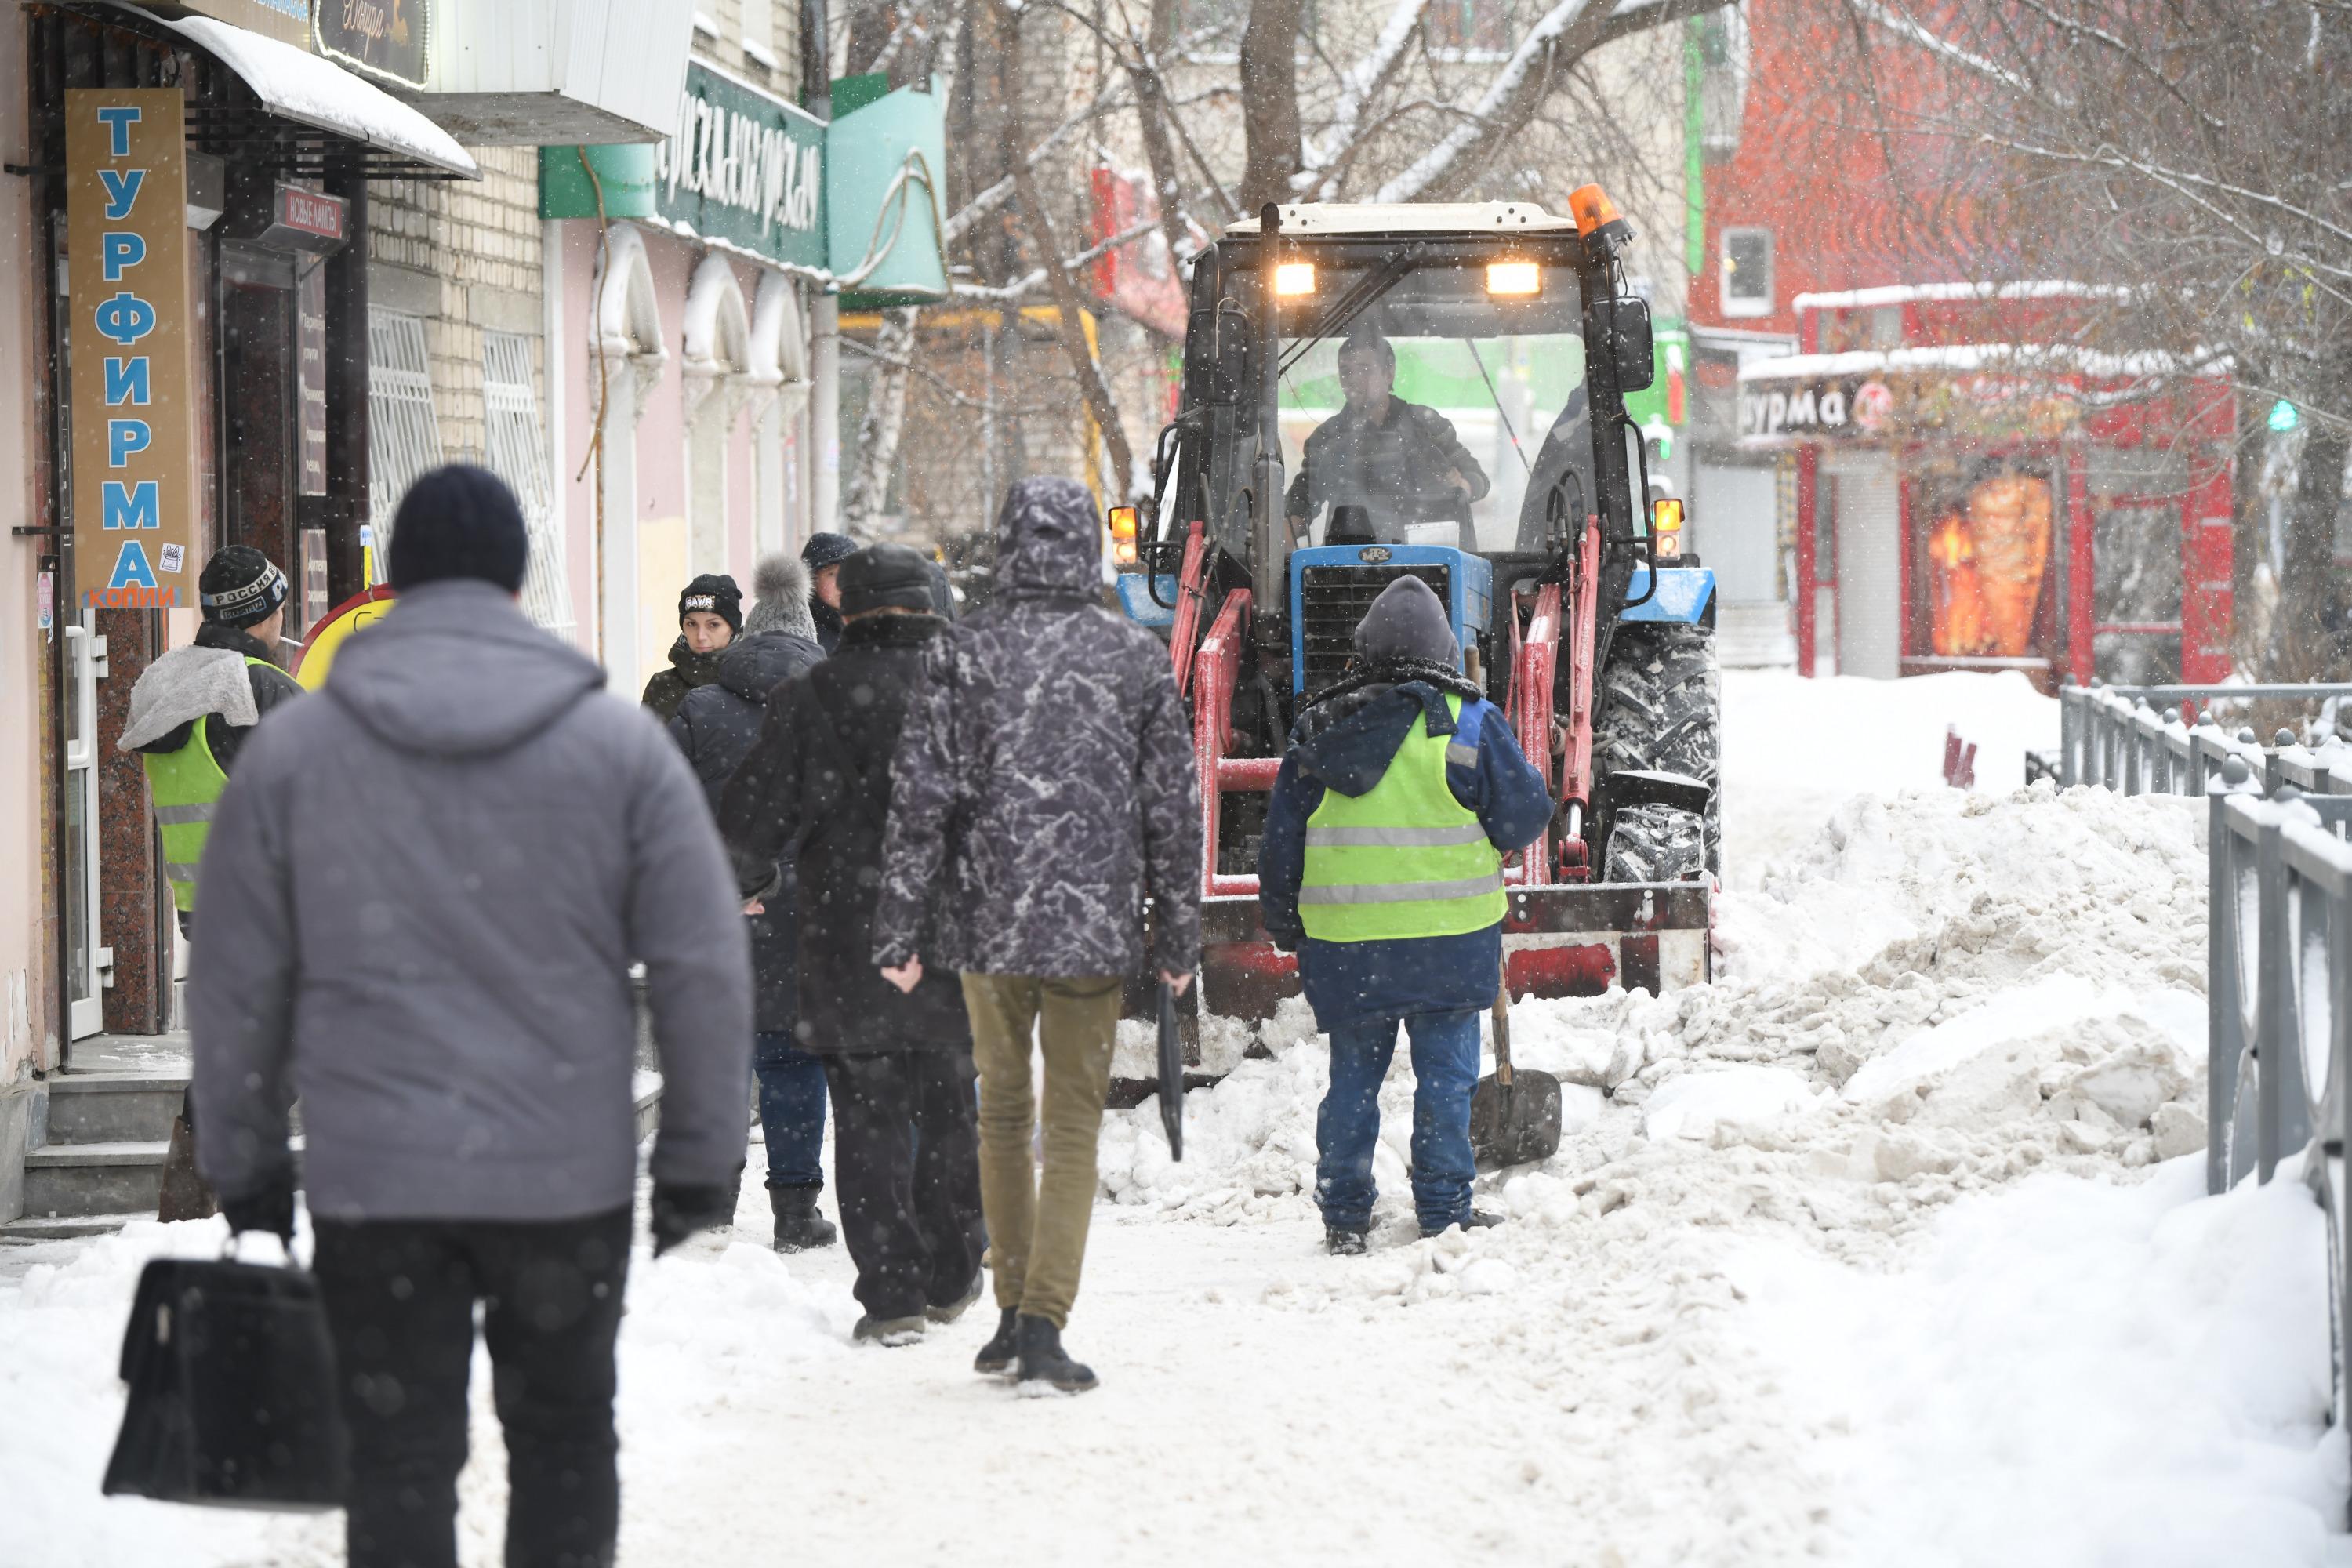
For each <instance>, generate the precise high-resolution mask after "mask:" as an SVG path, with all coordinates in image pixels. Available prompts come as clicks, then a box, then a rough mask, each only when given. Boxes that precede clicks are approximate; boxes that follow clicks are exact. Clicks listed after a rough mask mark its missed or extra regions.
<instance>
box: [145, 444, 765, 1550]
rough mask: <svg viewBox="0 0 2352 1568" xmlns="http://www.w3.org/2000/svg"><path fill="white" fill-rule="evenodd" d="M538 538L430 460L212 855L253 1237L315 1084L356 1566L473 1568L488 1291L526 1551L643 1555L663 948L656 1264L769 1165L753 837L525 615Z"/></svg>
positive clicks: (240, 1203) (599, 674)
mask: <svg viewBox="0 0 2352 1568" xmlns="http://www.w3.org/2000/svg"><path fill="white" fill-rule="evenodd" d="M527 549H528V546H527V543H526V536H525V532H524V527H523V521H522V514H521V512H520V509H519V508H518V507H517V506H516V503H515V500H514V497H513V496H512V495H511V494H510V493H509V491H508V489H507V488H506V486H505V485H504V484H503V483H502V482H500V481H499V479H498V478H497V477H496V476H494V475H492V474H490V473H488V471H486V470H484V469H480V468H465V467H452V468H441V469H437V470H436V471H434V472H432V473H429V474H427V475H425V477H424V478H422V479H418V480H417V481H416V483H415V486H413V487H412V488H411V489H410V490H409V492H408V494H407V495H406V497H404V499H403V500H402V501H401V504H400V509H399V510H398V512H397V513H396V515H395V517H394V530H393V535H392V542H391V545H390V548H389V550H388V552H387V553H388V555H389V558H390V559H389V563H388V564H389V567H390V578H391V583H392V586H393V587H394V589H396V590H397V591H398V594H399V599H398V607H397V609H396V610H395V612H394V614H393V615H391V616H387V617H386V618H385V620H384V622H383V625H382V626H378V627H376V628H374V629H373V630H371V631H369V632H368V633H367V635H366V636H364V637H356V638H353V639H352V642H351V643H350V644H349V645H348V646H346V647H344V648H343V649H342V651H341V654H340V655H339V657H338V658H336V660H335V666H334V670H333V673H332V674H331V677H330V678H329V679H328V681H327V683H326V686H325V688H324V689H323V690H322V692H321V693H320V695H319V696H317V697H315V698H313V699H310V700H305V701H303V702H299V703H296V704H293V705H291V706H290V707H288V708H286V709H285V710H283V711H282V712H280V713H279V714H278V715H277V716H276V717H275V718H273V719H272V720H271V721H270V722H269V723H268V724H266V725H263V726H262V727H261V728H260V729H259V730H258V731H257V732H256V733H255V734H254V735H253V736H252V738H251V739H250V740H248V741H247V742H246V744H245V748H244V751H243V752H242V754H241V756H240V758H239V761H238V764H237V769H236V774H235V776H234V777H232V778H231V779H230V781H229V784H228V787H227V789H226V790H225V791H224V792H223V793H222V795H221V799H220V806H219V810H218V814H217V816H215V820H214V823H213V830H212V840H211V842H210V843H209V844H208V845H207V846H206V847H205V878H204V919H205V939H204V942H202V944H201V945H200V947H199V949H198V951H197V954H196V958H195V963H194V969H193V973H191V975H190V978H189V984H188V991H189V996H188V1001H189V1014H190V1036H191V1038H192V1043H193V1046H194V1057H195V1068H194V1095H195V1101H196V1107H197V1110H198V1114H199V1122H198V1124H199V1125H200V1126H202V1127H204V1128H205V1137H204V1139H203V1140H202V1141H201V1142H199V1144H198V1145H197V1153H198V1157H199V1159H200V1160H201V1161H202V1163H203V1167H204V1171H205V1175H206V1176H207V1177H209V1178H210V1179H211V1180H212V1181H213V1183H214V1184H215V1185H216V1186H217V1187H218V1188H219V1190H220V1193H221V1198H222V1204H221V1206H222V1209H223V1211H224V1212H225V1213H226V1215H227V1216H228V1218H229V1222H230V1224H231V1226H232V1227H233V1228H234V1229H236V1230H239V1231H243V1230H269V1231H275V1232H276V1233H278V1235H279V1236H281V1237H291V1236H292V1234H293V1231H294V1197H295V1172H294V1164H293V1162H292V1159H291V1157H290V1155H289V1149H288V1142H287V1132H288V1127H287V1110H288V1105H289V1101H290V1100H292V1099H293V1098H294V1097H295V1095H296V1094H297V1093H299V1097H300V1100H301V1103H302V1122H303V1134H304V1140H305V1142H304V1151H305V1152H304V1154H303V1165H302V1185H303V1186H304V1188H305V1189H306V1190H307V1193H308V1195H309V1200H310V1215H311V1218H312V1222H313V1229H314V1234H315V1236H316V1238H317V1252H316V1261H315V1270H316V1273H317V1275H318V1279H319V1282H320V1293H321V1296H322V1298H323V1300H324V1303H325V1306H326V1310H327V1317H328V1323H329V1328H330V1330H331V1333H332V1337H333V1339H334V1342H335V1352H336V1357H337V1360H338V1363H339V1364H340V1369H341V1378H342V1384H341V1390H340V1393H341V1404H342V1410H343V1415H344V1419H345V1422H346V1423H347V1425H348V1426H349V1427H350V1430H351V1436H352V1475H351V1483H350V1487H349V1489H348V1493H347V1496H346V1498H345V1503H344V1529H345V1536H346V1543H347V1547H348V1552H349V1561H350V1562H351V1563H352V1564H353V1565H354V1568H390V1565H392V1564H403V1565H406V1568H454V1565H455V1563H456V1562H457V1542H456V1517H457V1472H458V1470H459V1468H461V1467H462V1466H463V1465H464V1463H465V1459H466V1451H467V1395H466V1383H467V1367H468V1364H469V1363H470V1360H471V1357H472V1345H473V1336H474V1319H475V1312H476V1309H477V1306H479V1308H480V1310H481V1321H482V1333H483V1338H484V1340H485V1342H486V1343H487V1344H488V1350H489V1355H490V1361H491V1365H492V1368H493V1374H494V1384H495V1393H496V1405H497V1408H498V1413H499V1423H500V1425H501V1426H503V1428H504V1430H505V1438H506V1449H507V1474H508V1495H509V1505H508V1514H507V1540H506V1561H507V1563H509V1565H510V1568H519V1565H524V1564H530V1565H540V1564H546V1565H550V1568H551V1565H553V1564H556V1563H609V1562H610V1561H611V1560H612V1553H613V1548H614V1534H615V1531H616V1527H617V1521H618V1518H619V1495H620V1494H619V1483H618V1477H617V1472H616V1448H617V1445H616V1440H615V1437H614V1426H613V1391H614V1361H613V1350H614V1333H615V1331H616V1330H617V1328H618V1325H619V1322H620V1316H621V1306H622V1290H623V1286H624V1283H625V1275H626V1271H627V1267H628V1251H629V1230H630V1202H631V1197H632V1194H633V1193H634V1190H635V1180H636V1131H635V1096H634V1095H633V1093H632V1083H631V1080H632V1078H633V1068H634V1065H635V1037H636V1026H635V1005H634V1001H633V998H632V994H631V986H630V981H629V967H630V965H631V964H632V963H642V964H643V965H644V966H645V977H646V992H647V995H648V999H649V1001H650V1005H651V1008H652V1013H653V1020H654V1034H655V1040H656V1046H657V1047H658V1050H659V1053H660V1061H661V1070H662V1077H663V1089H662V1115H661V1131H660V1132H659V1134H658V1135H657V1137H656V1139H655V1142H654V1147H653V1154H652V1161H651V1174H652V1179H653V1229H654V1249H655V1254H656V1257H658V1256H659V1255H660V1254H661V1253H662V1252H663V1251H664V1250H666V1249H667V1248H668V1247H671V1246H674V1245H675V1244H676V1243H677V1241H679V1240H681V1239H683V1238H684V1237H686V1236H688V1235H690V1234H692V1233H693V1232H694V1231H696V1230H698V1229H702V1228H707V1227H709V1226H723V1225H724V1224H726V1223H727V1220H728V1218H729V1215H730V1214H731V1212H732V1209H733V1204H734V1197H735V1190H736V1184H737V1183H738V1181H739V1180H740V1172H741V1169H742V1162H743V1151H744V1138H745V1132H746V1127H747V1121H748V1119H747V1117H746V1115H745V1110H746V1105H745V1099H746V1086H747V1084H748V1082H749V1080H750V1076H751V1062H750V1055H751V1051H750V1043H751V957H750V951H749V944H748V941H747V938H746V935H745V932H744V930H743V924H744V922H743V919H742V915H741V913H740V905H739V904H738V903H737V901H736V900H735V899H734V898H733V896H732V889H730V886H729V882H728V873H727V861H726V853H725V851H724V849H723V848H722V847H721V846H720V844H719V835H718V832H717V830H716V829H715V828H714V827H713V826H712V824H711V821H710V816H709V808H708V807H707V806H706V805H705V804H704V801H703V797H702V794H701V792H700V791H699V790H698V789H697V788H696V787H695V779H694V774H693V772H692V770H691V769H689V768H688V766H687V764H686V762H685V760H684V759H683V758H682V757H680V756H679V755H678V752H677V748H676V747H675V746H673V745H671V744H670V743H669V742H668V741H667V739H666V738H665V737H664V736H663V734H662V733H661V731H660V728H659V727H658V726H657V725H655V724H652V723H648V722H647V721H646V719H645V717H644V716H643V714H641V713H640V712H638V711H636V710H635V709H633V708H632V707H631V706H630V705H629V704H627V703H625V702H623V701H619V700H614V698H612V697H610V696H607V695H606V694H605V693H604V672H603V671H602V670H601V669H599V668H597V666H596V665H595V664H594V663H593V661H592V660H590V659H588V658H584V657H583V656H582V655H581V654H579V653H577V652H576V651H574V650H573V649H572V648H571V647H568V646H566V645H565V644H563V643H562V642H559V641H558V640H556V639H555V638H554V637H550V636H549V635H548V634H547V633H545V632H543V631H541V629H540V628H539V627H537V626H533V625H532V624H531V623H530V621H529V620H528V619H527V618H525V616H523V614H522V612H521V610H520V609H519V608H518V607H517V605H516V604H515V594H516V592H517V591H518V590H519V589H520V586H521V584H522V579H523V568H524V563H525V557H526V553H527Z"/></svg>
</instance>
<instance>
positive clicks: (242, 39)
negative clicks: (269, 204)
mask: <svg viewBox="0 0 2352 1568" xmlns="http://www.w3.org/2000/svg"><path fill="white" fill-rule="evenodd" d="M140 16H142V18H143V19H144V20H146V21H149V22H152V23H154V24H155V25H156V26H163V27H168V28H170V29H171V30H172V31H173V32H175V33H177V34H179V35H180V36H181V37H184V38H186V39H188V40H189V41H190V42H191V43H194V44H196V45H198V46H199V47H202V48H203V49H204V50H205V53H207V54H209V55H211V56H212V57H213V58H215V59H216V60H218V61H220V63H221V64H222V65H224V66H226V67H227V68H229V69H230V70H232V71H235V72H236V74H237V76H238V77H239V78H241V79H243V80H244V82H245V85H246V86H247V87H249V88H251V89H253V95H254V96H255V97H256V98H258V99H259V100H261V102H262V105H263V107H265V108H267V109H268V110H269V111H270V113H272V114H275V115H277V116H278V117H279V118H280V119H284V120H291V121H295V122H297V123H298V124H302V125H309V126H312V127H314V128H316V129H318V130H320V131H329V132H334V133H335V134H336V135H338V136H348V137H350V138H351V139H352V141H354V142H362V143H364V144H365V145H367V146H369V147H373V148H374V149H376V150H377V151H378V152H382V153H391V154H393V155H394V156H395V157H399V158H402V159H405V160H407V161H409V162H411V163H416V164H420V165H422V166H423V167H424V168H425V169H429V170H436V171H438V172H440V173H441V174H455V175H457V176H458V177H459V178H461V179H467V180H478V179H480V178H481V177H482V172H481V170H480V169H479V168H478V167H477V166H476V165H475V163H474V160H473V159H471V158H469V157H467V155H466V150H465V149H464V148H463V147H460V146H458V145H457V142H456V141H455V140H454V139H453V138H452V137H451V136H450V134H449V133H448V132H446V131H444V130H442V129H441V128H440V127H439V126H438V125H436V124H434V123H433V121H430V120H427V119H425V116H423V115H422V114H419V113H418V112H417V111H416V110H414V109H411V108H410V107H409V106H408V105H406V104H404V103H403V102H401V101H400V100H398V99H396V98H394V97H393V96H392V95H391V94H390V93H388V92H386V91H384V90H383V89H382V88H380V87H377V86H376V85H374V84H373V82H370V81H367V80H365V79H362V78H361V77H359V76H358V75H356V74H354V73H352V72H351V71H347V70H345V69H344V68H342V67H341V66H339V65H336V64H335V63H334V62H332V61H331V60H325V59H321V58H319V57H318V56H317V55H313V54H308V53H305V52H304V51H303V50H300V49H298V48H296V47H294V46H293V45H291V44H281V43H279V42H278V40H277V39H275V38H265V37H262V36H261V35H260V34H259V33H255V32H248V31H247V30H246V29H245V28H243V27H234V26H230V25H229V24H227V23H226V22H217V21H215V20H213V19H212V18H211V17H209V16H181V17H170V16H157V15H156V14H155V13H153V12H152V11H142V12H140Z"/></svg>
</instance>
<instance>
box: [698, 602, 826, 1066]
mask: <svg viewBox="0 0 2352 1568" xmlns="http://www.w3.org/2000/svg"><path fill="white" fill-rule="evenodd" d="M823 660H824V649H822V648H820V647H817V646H816V644H815V643H814V642H813V641H811V640H810V639H808V638H807V637H796V636H794V635H793V633H791V632H751V633H747V634H746V635H744V636H742V637H738V638H736V639H735V640H734V641H733V642H731V643H730V644H728V645H727V647H726V648H725V649H724V650H723V651H722V652H721V653H720V654H719V679H716V680H714V681H712V682H711V683H710V684H709V685H708V686H703V687H698V688H696V689H694V690H692V691H689V692H688V693H687V694H686V700H685V701H683V702H681V703H679V704H678V705H677V714H676V716H674V717H673V718H672V719H671V720H670V721H669V733H670V739H672V740H674V741H676V742H677V743H678V746H679V748H680V749H681V750H683V751H684V752H686V760H687V761H688V763H692V764H693V767H694V775H695V777H697V778H698V779H700V780H701V781H702V790H703V794H704V795H705V796H706V797H708V799H709V802H710V810H711V814H712V815H713V816H717V814H718V811H719V796H720V795H721V794H722V793H723V792H724V791H725V790H726V788H727V781H728V780H729V779H730V777H732V776H733V775H734V773H735V770H736V769H737V767H739V766H740V764H741V763H742V761H743V759H744V757H745V756H747V755H748V754H749V753H750V752H751V745H752V742H755V741H757V740H758V739H759V738H760V722H761V719H762V717H763V716H764V715H765V713H766V711H767V704H768V700H769V698H770V696H771V694H772V693H773V692H774V691H775V689H777V688H778V687H780V686H782V684H783V683H784V682H785V681H787V680H790V679H792V678H793V677H794V676H796V675H799V674H801V673H802V672H803V671H804V670H807V669H809V668H813V667H814V666H815V665H817V664H819V663H821V662H822V661H823ZM775 859H776V857H773V856H772V857H770V860H771V865H770V868H769V872H768V875H767V877H765V878H764V879H762V880H761V885H763V886H764V885H765V884H766V883H768V882H772V881H774V880H775V872H776V867H775V866H774V864H773V862H774V860H775ZM761 901H762V902H763V903H765V904H766V906H767V912H766V913H765V914H758V915H752V916H751V917H749V920H748V921H747V923H748V924H749V925H750V926H751V978H752V983H753V989H754V1000H753V1004H752V1009H751V1012H752V1017H753V1020H754V1027H756V1028H757V1029H758V1030H759V1031H760V1032H761V1034H763V1035H778V1034H789V1033H791V1032H792V1031H793V1022H794V1018H795V1016H796V1015H797V1013H798V1001H797V997H796V995H795V987H794V984H793V945H794V943H795V942H796V941H797V940H798V939H797V935H796V932H795V929H794V927H795V923H796V922H795V918H794V913H793V910H794V900H793V886H792V882H791V879H790V878H786V879H785V880H784V882H783V884H782V886H780V887H778V888H777V889H775V891H774V892H772V893H771V894H770V895H769V896H768V897H767V898H766V899H764V900H761Z"/></svg>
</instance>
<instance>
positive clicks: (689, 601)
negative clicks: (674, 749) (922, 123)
mask: <svg viewBox="0 0 2352 1568" xmlns="http://www.w3.org/2000/svg"><path fill="white" fill-rule="evenodd" d="M742 629H743V590H742V589H740V588H739V587H737V586H736V585H735V579H734V578H732V577H730V576H728V575H727V574H724V573H721V572H705V573H704V574H702V575H701V576H699V577H697V578H696V579H695V580H694V581H693V582H691V583H688V584H687V585H686V591H685V592H684V593H682V594H680V595H678V596H677V641H676V642H674V643H672V644H670V645H669V668H667V669H665V670H662V671H660V672H658V673H657V674H656V675H655V676H654V678H653V679H651V680H648V681H646V694H645V696H644V697H643V698H642V699H640V700H642V701H643V702H644V703H645V705H646V707H648V708H650V709H652V710H654V716H655V717H656V718H657V719H659V720H660V721H662V722H663V723H665V724H667V723H668V722H669V721H670V717H671V715H673V714H675V713H676V712H677V705H678V704H679V703H681V702H683V701H685V700H686V694H687V693H688V692H689V691H691V690H693V689H695V688H696V687H698V686H708V685H709V684H710V683H711V682H712V681H714V680H716V679H719V655H720V654H722V653H724V652H726V651H727V645H728V644H729V643H730V642H733V641H734V640H735V634H736V633H737V632H740V631H741V630H742Z"/></svg>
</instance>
